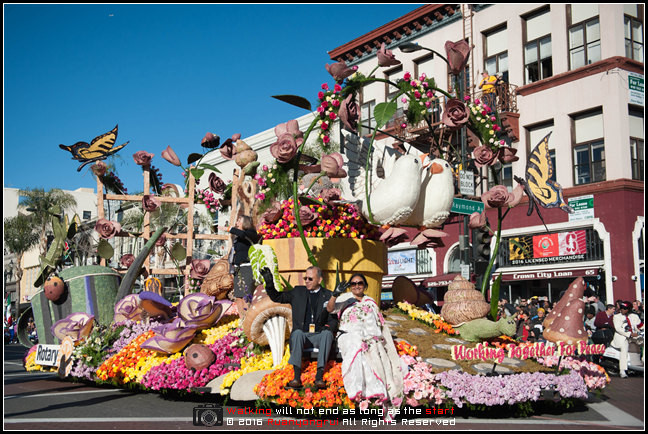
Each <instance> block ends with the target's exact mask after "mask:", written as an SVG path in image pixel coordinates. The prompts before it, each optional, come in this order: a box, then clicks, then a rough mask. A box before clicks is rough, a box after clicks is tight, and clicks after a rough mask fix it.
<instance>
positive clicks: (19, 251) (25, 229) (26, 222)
mask: <svg viewBox="0 0 648 434" xmlns="http://www.w3.org/2000/svg"><path fill="white" fill-rule="evenodd" d="M33 228H34V226H33V224H32V222H31V218H30V216H25V215H22V214H18V215H17V216H15V217H8V218H6V219H4V234H3V235H4V246H5V247H6V249H7V250H8V251H9V252H11V253H13V254H14V255H16V292H17V297H16V319H18V317H19V315H20V281H21V280H22V276H23V269H22V267H21V264H22V258H23V255H24V254H25V252H28V251H29V250H31V249H32V248H33V247H35V246H37V245H38V242H39V240H40V235H39V234H38V232H36V231H34V229H33Z"/></svg>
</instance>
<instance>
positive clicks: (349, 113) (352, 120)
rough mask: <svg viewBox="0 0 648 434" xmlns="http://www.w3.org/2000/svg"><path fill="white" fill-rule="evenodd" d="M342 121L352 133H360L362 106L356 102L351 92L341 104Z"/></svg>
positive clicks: (339, 114)
mask: <svg viewBox="0 0 648 434" xmlns="http://www.w3.org/2000/svg"><path fill="white" fill-rule="evenodd" d="M338 116H339V117H340V121H342V124H343V125H344V128H345V129H346V130H348V131H350V132H352V133H355V134H357V133H358V119H359V118H360V107H359V106H358V104H357V103H356V102H355V100H354V97H353V94H349V96H347V97H346V99H345V100H344V101H342V105H341V106H340V111H339V112H338Z"/></svg>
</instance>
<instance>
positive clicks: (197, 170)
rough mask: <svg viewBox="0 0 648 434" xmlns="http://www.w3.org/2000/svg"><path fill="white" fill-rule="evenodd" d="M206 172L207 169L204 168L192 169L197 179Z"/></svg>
mask: <svg viewBox="0 0 648 434" xmlns="http://www.w3.org/2000/svg"><path fill="white" fill-rule="evenodd" d="M204 173H205V171H204V170H203V169H191V174H192V175H193V177H194V178H195V179H200V178H201V177H202V176H203V175H204Z"/></svg>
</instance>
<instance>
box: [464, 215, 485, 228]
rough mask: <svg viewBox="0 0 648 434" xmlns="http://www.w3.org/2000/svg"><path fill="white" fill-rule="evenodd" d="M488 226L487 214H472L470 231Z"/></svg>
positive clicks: (469, 225) (469, 223)
mask: <svg viewBox="0 0 648 434" xmlns="http://www.w3.org/2000/svg"><path fill="white" fill-rule="evenodd" d="M484 226H486V212H474V213H472V214H470V221H469V222H468V228H469V229H479V228H483V227H484Z"/></svg>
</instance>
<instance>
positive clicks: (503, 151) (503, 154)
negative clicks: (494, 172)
mask: <svg viewBox="0 0 648 434" xmlns="http://www.w3.org/2000/svg"><path fill="white" fill-rule="evenodd" d="M515 154H517V149H515V148H511V147H510V146H502V147H500V148H499V151H498V152H497V158H499V160H500V161H501V162H502V163H504V164H506V163H512V162H514V161H517V160H519V159H520V157H518V156H516V155H515Z"/></svg>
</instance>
